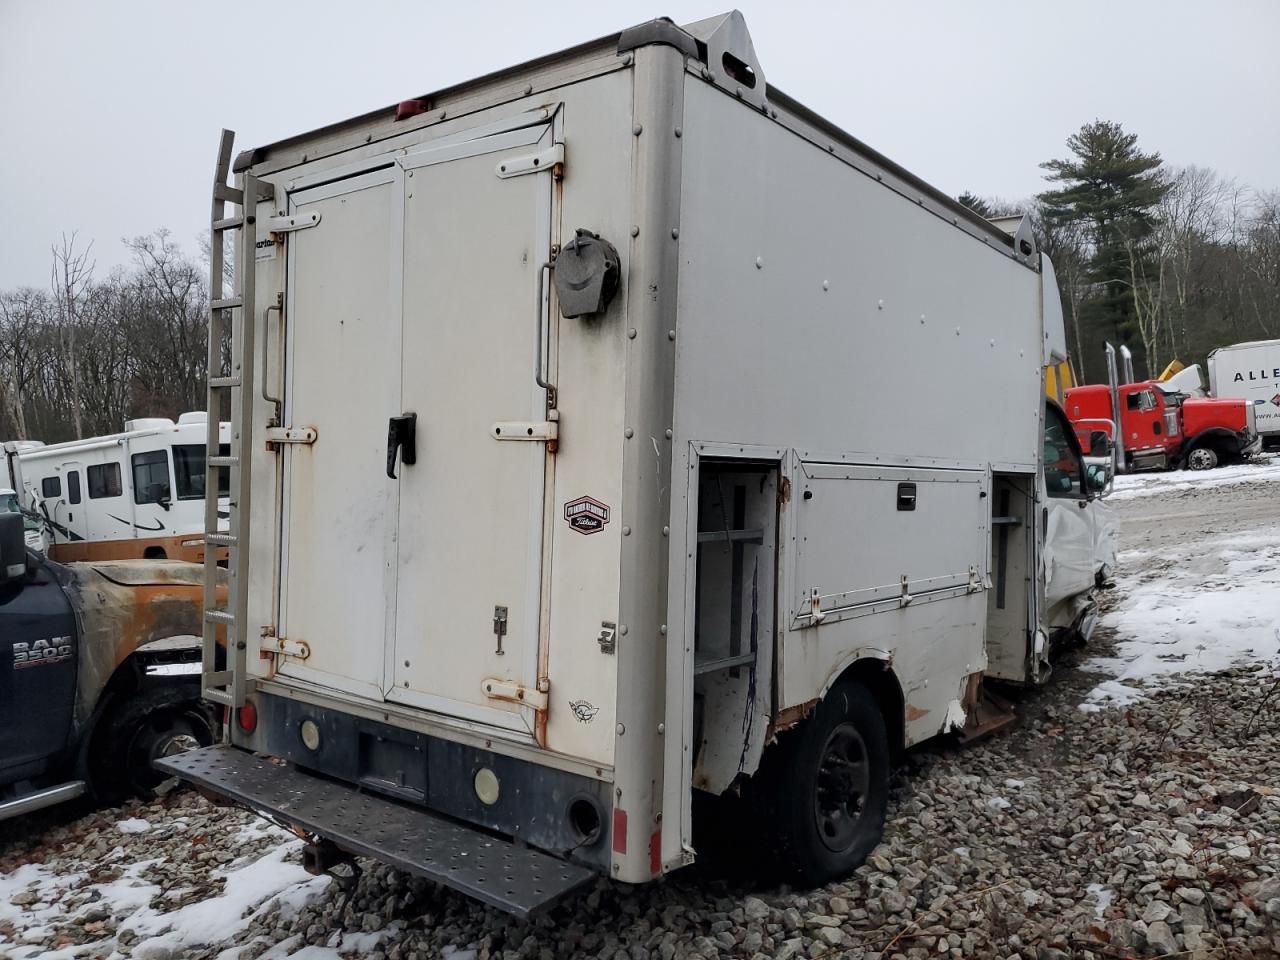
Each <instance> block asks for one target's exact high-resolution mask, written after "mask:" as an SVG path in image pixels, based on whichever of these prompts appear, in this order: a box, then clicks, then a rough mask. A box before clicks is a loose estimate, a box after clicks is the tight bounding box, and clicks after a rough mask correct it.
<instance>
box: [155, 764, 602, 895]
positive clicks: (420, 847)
mask: <svg viewBox="0 0 1280 960" xmlns="http://www.w3.org/2000/svg"><path fill="white" fill-rule="evenodd" d="M156 766H157V767H158V768H160V769H163V770H166V771H167V772H169V773H172V774H174V775H176V776H178V777H181V778H182V779H184V780H189V781H190V782H192V783H194V784H196V785H198V786H200V787H203V788H205V789H208V790H211V791H212V792H214V793H217V794H220V795H221V796H224V797H227V798H228V799H231V800H234V801H236V802H237V803H240V804H243V805H244V806H246V807H249V808H251V809H253V810H258V811H261V812H264V813H270V814H272V815H273V816H276V817H278V818H280V819H282V820H285V821H287V822H288V823H291V824H293V825H295V826H297V827H300V828H302V829H303V830H305V831H307V832H309V833H315V834H319V835H320V836H321V837H325V838H327V839H329V840H332V841H333V842H334V843H335V844H337V845H338V846H339V847H340V848H342V849H344V850H346V851H348V852H350V853H355V854H359V855H360V856H365V857H372V858H373V859H375V860H380V861H382V862H383V863H389V864H391V865H392V866H394V867H398V868H399V869H401V870H407V871H409V872H410V873H416V874H417V875H418V876H421V877H426V878H427V879H428V880H434V881H435V882H437V883H441V884H444V885H445V886H447V887H452V888H453V889H454V890H458V891H461V892H462V893H465V894H467V895H468V896H470V897H474V898H475V899H476V900H479V901H481V902H483V903H487V904H490V905H491V906H494V907H497V908H498V909H500V910H505V911H506V912H508V913H511V914H514V915H515V916H517V917H522V918H528V917H531V916H534V915H535V914H538V913H540V912H542V911H544V910H546V909H548V908H549V907H551V906H552V905H554V904H555V903H557V902H558V901H559V900H561V899H563V898H564V897H566V896H568V895H569V894H571V893H573V892H574V891H575V890H577V889H578V888H579V887H582V886H585V885H586V884H589V883H591V882H592V881H593V880H594V879H595V876H596V874H595V873H594V872H593V871H591V870H588V869H587V868H585V867H581V866H578V865H577V864H573V863H568V862H566V861H564V860H560V859H559V858H557V857H553V856H551V855H550V854H547V853H542V852H541V851H538V850H533V849H530V848H528V847H517V846H515V845H514V844H511V843H508V842H506V841H505V840H499V839H497V838H495V837H491V836H489V835H488V834H486V833H482V832H480V831H479V830H476V829H473V828H471V827H466V826H462V825H461V824H458V823H454V822H453V821H452V820H445V819H444V818H442V817H439V816H436V815H435V814H432V813H428V812H426V811H425V810H420V809H415V808H413V807H407V806H404V805H402V804H399V803H395V802H393V801H391V800H386V799H384V798H382V797H378V796H374V795H371V794H368V793H360V792H359V791H358V790H357V789H356V788H355V787H352V786H349V785H346V784H342V783H337V782H334V781H332V780H323V779H321V778H319V777H314V776H311V775H310V774H307V773H303V772H302V771H301V770H298V769H296V768H294V767H285V766H281V765H279V764H277V763H275V762H273V761H271V760H268V759H266V758H263V757H257V756H254V755H253V754H252V753H249V752H248V751H246V750H241V749H238V748H237V747H233V746H230V745H229V744H217V745H215V746H212V747H203V748H201V749H199V750H190V751H188V752H186V753H181V754H177V755H175V756H172V757H166V758H164V759H163V760H157V761H156Z"/></svg>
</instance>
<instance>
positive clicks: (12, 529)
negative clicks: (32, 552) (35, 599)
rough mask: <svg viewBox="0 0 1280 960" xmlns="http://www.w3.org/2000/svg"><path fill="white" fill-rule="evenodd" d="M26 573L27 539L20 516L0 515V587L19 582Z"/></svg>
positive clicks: (15, 514)
mask: <svg viewBox="0 0 1280 960" xmlns="http://www.w3.org/2000/svg"><path fill="white" fill-rule="evenodd" d="M26 573H27V538H26V533H25V531H24V530H23V526H22V514H20V513H0V585H8V584H11V583H13V582H14V581H15V580H17V581H19V582H21V580H22V578H23V577H24V576H26Z"/></svg>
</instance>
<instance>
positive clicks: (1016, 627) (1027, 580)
mask: <svg viewBox="0 0 1280 960" xmlns="http://www.w3.org/2000/svg"><path fill="white" fill-rule="evenodd" d="M1035 516H1036V513H1035V477H1034V476H1033V475H1032V474H1029V473H996V474H993V475H992V478H991V567H990V570H991V589H990V590H988V591H987V670H986V675H987V677H989V678H992V679H997V680H1008V681H1012V682H1014V683H1027V682H1030V681H1031V680H1032V679H1034V677H1035V674H1036V672H1037V671H1036V669H1035V663H1034V658H1035V643H1034V636H1035V617H1034V611H1033V610H1032V602H1033V597H1034V596H1035V589H1034V583H1035V581H1034V577H1035V572H1036V568H1035Z"/></svg>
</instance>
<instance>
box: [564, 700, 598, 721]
mask: <svg viewBox="0 0 1280 960" xmlns="http://www.w3.org/2000/svg"><path fill="white" fill-rule="evenodd" d="M569 709H570V710H572V711H573V715H574V716H575V717H577V718H578V721H579V722H580V723H590V722H591V721H592V720H594V719H595V716H596V714H597V713H599V712H600V708H599V707H597V706H596V705H595V704H593V703H588V702H587V701H586V700H570V701H569Z"/></svg>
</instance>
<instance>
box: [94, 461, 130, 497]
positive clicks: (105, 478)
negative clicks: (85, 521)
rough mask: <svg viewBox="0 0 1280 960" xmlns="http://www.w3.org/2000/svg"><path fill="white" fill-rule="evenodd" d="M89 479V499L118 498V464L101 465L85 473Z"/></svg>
mask: <svg viewBox="0 0 1280 960" xmlns="http://www.w3.org/2000/svg"><path fill="white" fill-rule="evenodd" d="M85 473H86V474H87V475H88V479H89V499H90V500H101V499H103V498H104V497H118V496H120V494H121V492H122V491H121V489H120V464H118V463H101V464H97V465H96V466H92V467H90V468H89V469H88V470H86V471H85Z"/></svg>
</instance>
